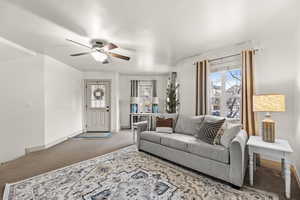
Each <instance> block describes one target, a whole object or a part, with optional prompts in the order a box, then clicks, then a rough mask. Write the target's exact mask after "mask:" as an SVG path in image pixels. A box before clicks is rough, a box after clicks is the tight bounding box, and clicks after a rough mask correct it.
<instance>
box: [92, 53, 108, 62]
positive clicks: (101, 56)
mask: <svg viewBox="0 0 300 200" xmlns="http://www.w3.org/2000/svg"><path fill="white" fill-rule="evenodd" d="M91 55H92V56H93V58H94V59H95V60H96V61H98V62H104V61H105V60H106V59H107V55H106V54H104V53H100V52H98V51H96V52H93V53H91Z"/></svg>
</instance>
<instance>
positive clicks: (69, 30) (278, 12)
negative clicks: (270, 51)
mask: <svg viewBox="0 0 300 200" xmlns="http://www.w3.org/2000/svg"><path fill="white" fill-rule="evenodd" d="M296 2H297V1H296V0H285V1H283V0H272V4H270V0H252V1H250V0H227V1H219V0H185V1H182V0H163V1H162V0H152V1H149V0H128V1H124V0H89V1H74V0H50V1H36V0H9V1H4V0H0V24H1V28H0V36H1V37H4V38H6V39H8V40H10V41H12V42H14V43H17V44H19V45H21V46H23V47H25V48H28V49H30V50H33V51H36V52H39V53H45V54H48V55H50V56H52V57H54V58H56V59H58V60H60V61H62V62H64V63H66V64H69V65H71V66H73V67H75V68H78V69H80V70H83V71H89V70H108V71H120V72H123V73H131V72H158V73H159V72H166V71H168V70H169V68H170V66H172V65H174V64H175V63H176V62H177V61H178V60H180V59H182V58H185V57H187V56H191V55H193V54H198V53H201V52H203V51H206V50H208V49H213V48H218V47H222V46H225V45H230V44H235V43H238V42H243V41H248V40H252V39H253V36H254V35H255V34H257V33H258V32H260V31H262V30H266V29H268V30H274V31H276V30H278V29H280V28H284V27H278V26H277V25H276V23H273V22H274V19H277V18H279V17H280V18H283V19H284V18H285V15H286V13H289V12H292V11H293V10H295V8H294V7H295V6H294V4H296ZM283 13H284V14H283ZM66 38H70V39H73V40H76V41H80V42H83V43H88V41H89V40H90V39H91V38H101V39H106V40H109V41H112V42H114V43H116V44H118V45H120V46H121V47H122V48H123V49H121V50H120V52H122V53H124V54H126V55H129V56H131V57H132V59H131V61H130V62H127V61H121V60H117V59H114V62H113V63H111V64H108V65H103V64H101V63H98V62H95V60H94V59H93V58H92V57H91V56H89V55H87V56H81V57H70V56H69V54H71V53H77V52H82V51H86V49H85V48H82V47H79V46H76V45H73V44H70V43H68V42H67V41H66V40H65V39H66ZM126 49H127V50H126ZM133 49H134V51H133ZM0 50H1V51H2V48H0ZM128 50H129V51H128Z"/></svg>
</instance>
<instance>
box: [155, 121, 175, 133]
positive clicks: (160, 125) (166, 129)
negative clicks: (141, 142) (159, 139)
mask: <svg viewBox="0 0 300 200" xmlns="http://www.w3.org/2000/svg"><path fill="white" fill-rule="evenodd" d="M156 132H161V133H173V119H172V118H168V119H164V118H160V117H157V118H156Z"/></svg>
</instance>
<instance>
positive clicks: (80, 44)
mask: <svg viewBox="0 0 300 200" xmlns="http://www.w3.org/2000/svg"><path fill="white" fill-rule="evenodd" d="M66 40H67V41H69V42H72V43H74V44H77V45H79V46H83V47H86V48H89V49H92V48H91V47H89V46H87V45H85V44H82V43H79V42H76V41H74V40H70V39H66Z"/></svg>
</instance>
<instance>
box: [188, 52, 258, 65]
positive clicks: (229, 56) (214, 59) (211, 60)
mask: <svg viewBox="0 0 300 200" xmlns="http://www.w3.org/2000/svg"><path fill="white" fill-rule="evenodd" d="M253 51H254V52H257V51H259V49H254V50H253ZM238 55H241V53H236V54H232V55H228V56H223V57H219V58H213V59H210V60H208V62H213V61H216V60H222V59H224V58H231V57H234V56H238ZM193 65H196V62H194V63H193Z"/></svg>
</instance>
